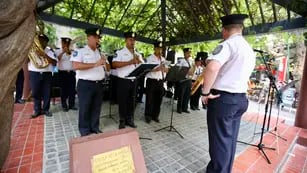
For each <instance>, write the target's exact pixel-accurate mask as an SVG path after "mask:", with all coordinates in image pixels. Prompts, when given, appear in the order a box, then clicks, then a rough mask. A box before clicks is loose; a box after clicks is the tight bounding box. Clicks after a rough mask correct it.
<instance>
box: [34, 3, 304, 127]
mask: <svg viewBox="0 0 307 173" xmlns="http://www.w3.org/2000/svg"><path fill="white" fill-rule="evenodd" d="M37 13H38V16H39V18H40V19H42V20H44V21H48V22H52V23H56V24H59V25H64V26H69V27H74V28H81V29H85V28H88V27H93V26H95V27H99V28H101V29H102V30H103V33H104V34H107V35H111V36H116V37H123V33H124V32H125V31H131V30H133V31H135V32H137V33H138V34H139V36H138V38H137V39H138V41H141V42H144V43H149V44H150V43H153V42H155V41H156V40H158V39H159V40H162V42H163V43H166V44H163V45H164V46H165V45H168V46H172V45H178V44H187V43H194V42H202V41H208V40H214V39H218V38H221V36H220V34H219V33H220V30H221V22H220V20H219V18H220V17H221V16H223V15H225V14H231V13H245V14H248V15H249V18H248V19H247V20H246V22H245V24H246V26H245V30H244V34H245V35H248V34H261V33H267V32H270V31H272V29H274V28H278V29H279V30H291V29H298V28H306V27H307V18H306V17H307V1H306V0H295V1H294V0H227V1H226V0H37ZM306 45H307V43H306ZM164 48H165V47H164ZM164 50H165V49H164ZM304 81H307V61H305V67H304V72H303V77H302V88H301V92H300V103H299V107H298V111H297V116H296V125H297V126H299V127H303V128H307V108H306V107H304V106H303V104H304V102H306V101H307V88H306V87H307V84H306V82H304ZM303 88H305V89H303Z"/></svg>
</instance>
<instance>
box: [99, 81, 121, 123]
mask: <svg viewBox="0 0 307 173" xmlns="http://www.w3.org/2000/svg"><path fill="white" fill-rule="evenodd" d="M105 83H106V85H105V86H108V87H109V88H108V89H109V114H106V115H102V116H100V118H109V119H112V120H113V121H114V122H115V123H117V120H116V119H115V118H114V117H113V115H114V114H112V113H111V112H112V105H111V98H112V90H113V86H112V85H113V84H112V82H111V79H109V82H107V80H106V82H105Z"/></svg>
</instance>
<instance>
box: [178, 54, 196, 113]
mask: <svg viewBox="0 0 307 173" xmlns="http://www.w3.org/2000/svg"><path fill="white" fill-rule="evenodd" d="M183 53H184V58H183V59H181V60H180V61H179V62H178V63H177V66H182V67H188V68H189V71H188V74H187V75H186V78H185V79H184V80H181V81H179V82H178V84H177V85H178V101H177V113H179V114H181V113H182V112H185V113H190V111H189V110H188V105H189V100H190V93H191V87H192V80H191V78H192V75H193V72H192V68H191V67H192V66H193V60H192V58H191V48H184V49H183Z"/></svg>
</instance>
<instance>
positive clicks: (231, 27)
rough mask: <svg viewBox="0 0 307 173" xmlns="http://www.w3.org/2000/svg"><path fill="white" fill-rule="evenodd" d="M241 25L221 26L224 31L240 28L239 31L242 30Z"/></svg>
mask: <svg viewBox="0 0 307 173" xmlns="http://www.w3.org/2000/svg"><path fill="white" fill-rule="evenodd" d="M243 27H244V26H243V25H242V24H230V25H226V26H223V28H224V29H226V30H228V31H229V30H231V29H234V28H237V29H238V28H240V29H243Z"/></svg>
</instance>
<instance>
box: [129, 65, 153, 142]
mask: <svg viewBox="0 0 307 173" xmlns="http://www.w3.org/2000/svg"><path fill="white" fill-rule="evenodd" d="M156 66H158V64H139V65H137V67H136V68H135V69H134V70H133V71H132V72H131V73H130V74H129V75H128V76H126V77H128V78H135V80H138V79H139V78H141V77H143V76H144V75H146V74H147V73H148V72H150V71H151V70H152V69H154V68H155V67H156ZM136 89H137V85H136V84H135V85H134V91H135V95H134V97H133V104H134V106H133V114H134V111H135V107H136V102H135V97H136ZM139 138H140V139H146V140H152V139H151V138H146V137H139Z"/></svg>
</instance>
